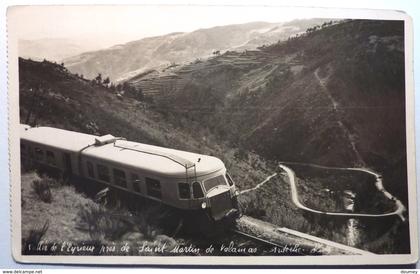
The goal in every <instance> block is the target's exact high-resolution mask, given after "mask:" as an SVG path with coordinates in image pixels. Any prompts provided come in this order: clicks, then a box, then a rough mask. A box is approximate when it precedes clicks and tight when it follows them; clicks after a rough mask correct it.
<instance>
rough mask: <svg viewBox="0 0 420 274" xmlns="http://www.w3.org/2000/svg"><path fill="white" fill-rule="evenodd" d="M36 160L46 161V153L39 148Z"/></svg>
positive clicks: (36, 150) (36, 152) (36, 151)
mask: <svg viewBox="0 0 420 274" xmlns="http://www.w3.org/2000/svg"><path fill="white" fill-rule="evenodd" d="M35 159H36V160H37V161H44V151H43V150H42V149H40V148H39V147H36V148H35Z"/></svg>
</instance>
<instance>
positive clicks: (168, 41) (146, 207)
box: [8, 5, 418, 264]
mask: <svg viewBox="0 0 420 274" xmlns="http://www.w3.org/2000/svg"><path fill="white" fill-rule="evenodd" d="M8 20H9V24H8V25H9V26H8V27H9V39H10V40H9V53H11V55H10V56H9V60H12V69H11V71H10V73H12V74H13V75H14V76H13V77H11V78H10V81H11V85H12V86H13V87H14V91H12V92H11V93H12V94H9V96H11V97H13V98H15V99H13V98H12V99H11V100H10V103H9V104H11V105H10V106H9V108H11V109H13V111H14V112H15V114H12V119H11V120H10V123H11V125H10V130H11V131H12V133H11V135H10V136H11V138H10V142H11V143H10V145H11V147H12V146H13V145H14V146H15V147H14V150H12V153H11V157H14V161H12V167H11V170H12V172H13V171H15V172H16V176H12V183H11V184H12V191H13V195H12V203H13V205H14V207H13V211H14V212H13V218H14V220H13V222H14V226H13V230H14V231H13V235H14V242H13V244H14V246H13V248H14V251H15V252H14V254H15V258H16V257H17V258H18V260H22V261H31V262H50V263H54V262H55V258H57V261H56V262H63V261H65V262H72V263H77V262H84V263H89V262H92V263H105V264H107V263H131V264H145V263H152V264H160V263H166V264H168V263H169V264H173V263H175V264H190V263H191V264H197V263H198V264H210V263H211V264H218V261H213V260H221V261H220V263H222V264H232V263H235V264H263V263H264V264H285V262H287V263H292V264H307V263H309V262H310V263H319V262H321V260H323V261H322V262H323V263H324V264H325V263H329V264H337V263H339V262H340V260H344V261H345V262H346V263H368V264H370V263H372V264H376V263H382V264H387V263H393V262H402V263H403V262H411V261H415V260H417V256H418V254H417V248H418V247H417V231H416V229H417V225H416V223H417V218H416V214H417V212H416V204H415V203H416V200H415V194H416V189H415V183H416V181H415V174H414V170H415V168H414V156H413V153H414V152H413V151H414V143H413V142H412V140H413V139H414V137H413V136H414V133H413V127H414V122H413V119H414V117H413V114H412V111H413V110H412V108H413V106H412V100H411V98H412V96H413V87H412V71H411V70H410V68H411V67H409V65H410V62H412V60H410V57H411V55H412V52H411V51H412V48H411V46H412V45H411V44H410V42H411V40H410V38H409V36H410V35H411V21H410V20H409V19H408V17H407V16H406V15H405V14H403V13H399V12H393V11H388V12H386V11H382V13H380V12H377V13H374V16H373V15H371V14H370V13H369V12H368V11H354V12H352V11H351V10H350V11H348V10H347V11H340V10H338V11H337V10H327V11H324V10H322V9H299V8H280V7H277V8H268V7H238V6H236V7H228V6H188V5H186V6H171V5H168V6H164V5H161V6H153V5H150V6H147V5H144V6H94V5H92V6H16V7H12V8H10V9H9V10H8ZM407 43H408V44H407ZM11 56H12V57H11ZM13 93H14V95H13ZM13 104H15V105H13ZM13 115H14V116H13ZM13 152H15V153H13ZM16 254H17V255H16ZM391 255H392V256H393V255H395V257H393V258H395V260H396V261H394V260H393V259H392V258H391V257H392V256H391ZM148 258H149V259H150V260H148ZM200 258H201V259H200ZM328 258H329V259H328ZM334 258H335V260H336V261H332V260H334ZM346 258H348V260H347V261H346ZM390 258H391V259H390ZM152 259H153V260H154V261H153V260H152ZM285 259H286V260H289V261H285ZM89 260H90V261H89ZM200 260H201V261H200Z"/></svg>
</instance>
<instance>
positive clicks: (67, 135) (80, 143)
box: [20, 125, 96, 152]
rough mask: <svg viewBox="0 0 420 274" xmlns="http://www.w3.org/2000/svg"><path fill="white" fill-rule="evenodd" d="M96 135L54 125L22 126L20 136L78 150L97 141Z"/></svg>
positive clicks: (32, 140) (49, 144) (53, 145)
mask: <svg viewBox="0 0 420 274" xmlns="http://www.w3.org/2000/svg"><path fill="white" fill-rule="evenodd" d="M95 137H96V136H95V135H90V134H85V133H80V132H75V131H70V130H64V129H59V128H52V127H30V126H28V125H21V126H20V138H21V139H24V140H27V141H31V142H35V143H40V144H45V145H48V146H51V147H55V148H60V149H64V150H68V151H73V152H78V151H80V150H81V149H83V148H84V147H86V146H88V145H90V144H93V143H94V142H95Z"/></svg>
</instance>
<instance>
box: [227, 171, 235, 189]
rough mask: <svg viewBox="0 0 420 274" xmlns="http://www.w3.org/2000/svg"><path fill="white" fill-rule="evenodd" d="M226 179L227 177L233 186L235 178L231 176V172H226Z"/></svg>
mask: <svg viewBox="0 0 420 274" xmlns="http://www.w3.org/2000/svg"><path fill="white" fill-rule="evenodd" d="M226 179H227V181H228V184H229V185H230V186H233V184H234V183H233V180H232V177H230V174H229V173H227V172H226Z"/></svg>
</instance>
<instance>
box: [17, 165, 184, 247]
mask: <svg viewBox="0 0 420 274" xmlns="http://www.w3.org/2000/svg"><path fill="white" fill-rule="evenodd" d="M35 180H41V178H40V177H39V176H38V174H36V173H35V172H29V173H25V174H23V175H22V240H23V243H24V246H23V250H25V247H26V248H27V247H28V244H29V243H30V242H29V238H30V234H31V233H33V232H34V231H40V230H41V228H42V227H43V226H44V225H45V224H46V223H48V229H47V230H46V233H45V234H44V235H43V236H42V238H41V241H42V244H43V245H44V246H49V248H51V245H52V244H54V243H56V244H57V246H58V249H57V250H56V251H55V252H52V254H54V255H70V254H71V252H72V251H71V250H69V249H67V247H68V246H70V245H71V246H73V247H81V246H94V247H95V250H94V251H93V252H92V253H83V252H76V253H74V254H73V255H83V254H86V255H153V254H156V255H159V254H158V253H154V252H139V251H138V246H139V243H141V244H143V243H144V244H146V245H149V246H150V247H152V248H153V247H154V246H158V245H162V244H164V243H166V247H167V248H168V250H170V249H172V248H173V246H175V245H176V244H177V242H176V241H175V240H174V239H172V238H170V237H167V236H166V235H162V234H159V233H158V230H156V233H155V232H153V231H151V234H150V235H148V234H146V232H145V231H144V229H145V227H146V226H147V225H148V224H145V223H144V222H138V221H137V223H136V221H133V220H137V219H133V217H132V214H129V213H128V212H127V211H126V210H120V209H112V208H107V207H103V206H101V205H99V204H97V203H95V202H94V201H92V200H91V199H90V198H87V197H86V196H85V195H84V194H82V193H80V192H77V191H76V190H75V188H74V187H73V186H67V185H62V184H61V183H60V182H58V181H55V180H51V179H49V183H50V189H51V194H52V201H51V203H46V202H43V201H42V200H41V199H40V198H39V196H38V195H37V194H36V193H35V191H34V190H33V187H32V185H33V181H35ZM92 212H96V213H98V212H99V214H100V215H95V213H92ZM92 214H93V215H92ZM138 214H141V212H140V213H138ZM98 216H99V217H98ZM112 216H118V218H116V217H112ZM140 216H141V215H140ZM143 216H145V215H143ZM89 217H90V218H91V219H92V221H93V222H90V221H88V220H87V219H86V218H89ZM131 222H134V225H133V226H131V225H127V223H131ZM89 224H90V225H93V229H92V230H91V231H89V229H88V228H87V227H88V225H89ZM142 232H143V233H142ZM25 243H26V245H25ZM38 243H39V242H38ZM38 243H37V242H35V243H32V246H37V244H38ZM125 244H127V245H129V246H130V248H131V249H130V250H129V252H120V248H121V247H122V246H123V245H125ZM179 244H181V243H179ZM111 246H116V247H117V248H116V251H115V252H114V251H111V250H108V251H102V252H101V248H102V247H111ZM62 247H64V248H63V249H62ZM29 253H30V252H29ZM31 254H35V255H36V254H45V253H44V252H42V251H34V253H31Z"/></svg>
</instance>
